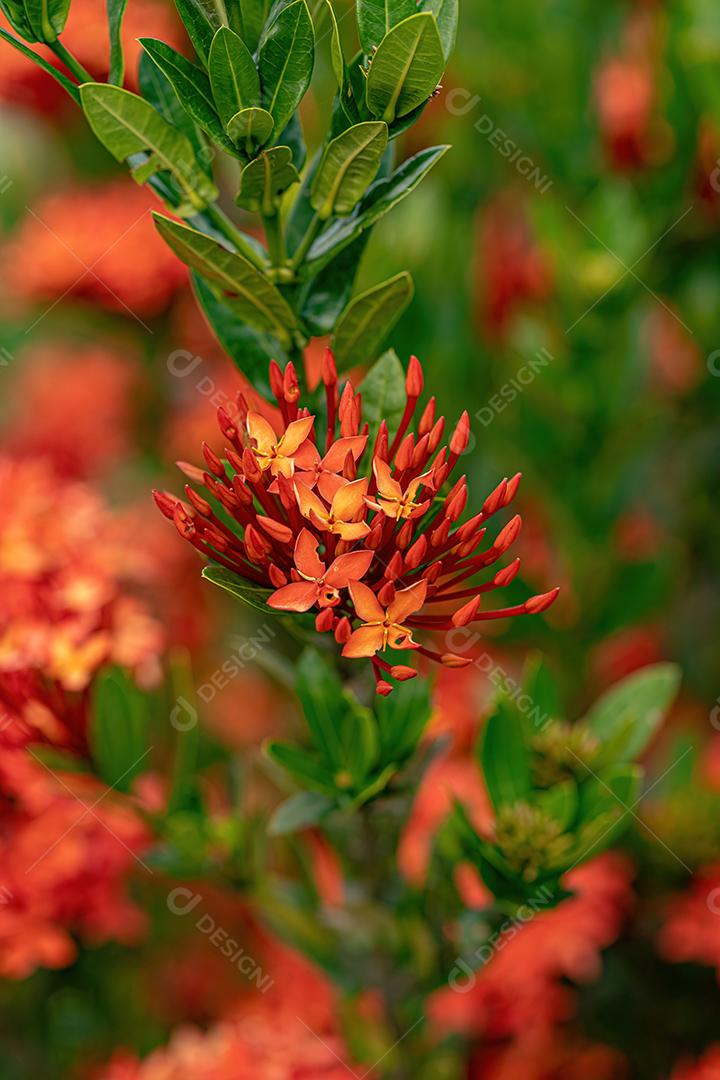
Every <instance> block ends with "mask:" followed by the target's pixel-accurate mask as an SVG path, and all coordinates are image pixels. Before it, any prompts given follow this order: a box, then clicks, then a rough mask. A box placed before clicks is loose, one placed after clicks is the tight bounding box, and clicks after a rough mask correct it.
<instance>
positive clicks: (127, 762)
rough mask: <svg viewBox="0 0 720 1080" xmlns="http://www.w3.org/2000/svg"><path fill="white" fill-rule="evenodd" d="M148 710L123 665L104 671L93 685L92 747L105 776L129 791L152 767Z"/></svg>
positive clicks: (90, 733)
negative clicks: (143, 773)
mask: <svg viewBox="0 0 720 1080" xmlns="http://www.w3.org/2000/svg"><path fill="white" fill-rule="evenodd" d="M147 737H148V711H147V704H146V701H145V698H144V696H143V694H142V693H141V692H140V690H138V688H137V687H136V686H135V685H134V683H133V682H132V681H131V679H130V678H129V676H128V675H126V673H125V672H124V671H123V670H122V669H121V668H111V669H109V670H107V671H105V672H103V673H102V674H101V675H100V676H99V677H98V679H97V681H96V682H95V685H94V687H93V698H92V709H91V717H90V731H89V740H90V749H91V751H92V755H93V758H94V760H95V762H96V763H97V765H98V768H99V770H100V773H101V775H102V777H103V779H104V780H105V781H106V782H107V783H108V784H109V785H110V786H111V787H114V788H117V789H118V790H119V791H129V790H130V785H131V784H132V781H133V780H134V779H135V777H136V776H137V775H138V774H139V773H141V772H142V771H143V769H144V768H147V766H148V764H149V763H148V760H147V758H148V754H149V750H150V748H149V747H148V745H147Z"/></svg>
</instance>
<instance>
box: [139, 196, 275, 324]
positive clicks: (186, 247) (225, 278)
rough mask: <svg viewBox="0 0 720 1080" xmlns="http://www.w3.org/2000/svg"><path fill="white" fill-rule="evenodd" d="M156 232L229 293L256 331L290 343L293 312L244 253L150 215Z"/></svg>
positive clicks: (188, 262)
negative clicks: (153, 220) (268, 333)
mask: <svg viewBox="0 0 720 1080" xmlns="http://www.w3.org/2000/svg"><path fill="white" fill-rule="evenodd" d="M153 217H154V219H155V225H156V227H157V229H158V232H159V233H160V235H161V236H162V237H163V239H164V240H165V242H166V243H167V244H169V246H170V247H171V248H172V249H173V251H174V252H175V254H176V255H177V256H178V258H180V259H182V261H183V262H184V263H186V264H187V265H188V266H191V267H192V268H193V269H194V270H197V271H199V273H201V274H202V275H203V276H204V277H206V278H208V279H209V280H210V281H213V282H215V283H216V284H217V285H220V286H221V287H222V289H223V292H224V293H225V294H230V298H231V307H232V308H233V309H234V310H236V311H237V312H238V313H239V314H240V315H242V317H243V318H244V319H245V321H246V322H247V323H249V324H250V325H251V326H254V327H255V328H256V329H257V330H264V331H269V332H270V333H272V334H274V335H275V336H276V337H277V338H278V340H279V341H280V342H281V344H284V345H288V344H289V342H290V330H291V329H292V328H293V327H294V326H295V325H296V323H295V315H294V314H293V311H292V308H290V306H289V305H288V303H287V301H286V300H285V299H284V297H283V296H282V294H281V293H280V292H279V291H278V289H277V288H276V287H275V286H274V285H273V283H272V282H271V281H268V279H267V278H266V277H265V275H264V274H263V273H261V271H260V270H258V269H257V268H256V267H254V266H253V264H252V263H251V262H249V261H248V260H247V259H246V258H244V256H242V255H240V254H238V253H237V252H235V251H228V249H227V248H225V247H223V245H222V244H220V243H219V242H218V241H217V240H214V239H212V237H210V236H205V234H204V233H201V232H198V231H197V230H196V229H191V228H189V227H188V226H187V225H181V224H179V223H178V222H176V221H172V220H171V219H170V218H166V217H164V216H163V215H162V214H156V213H154V214H153Z"/></svg>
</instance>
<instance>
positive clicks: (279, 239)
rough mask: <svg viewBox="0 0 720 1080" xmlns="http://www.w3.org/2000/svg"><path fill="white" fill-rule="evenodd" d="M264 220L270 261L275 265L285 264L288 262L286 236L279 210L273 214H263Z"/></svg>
mask: <svg viewBox="0 0 720 1080" xmlns="http://www.w3.org/2000/svg"><path fill="white" fill-rule="evenodd" d="M262 220H263V226H264V228H265V237H266V239H267V245H268V251H269V252H270V261H271V262H272V264H273V266H277V267H281V266H285V265H286V263H287V252H286V250H285V236H284V233H283V230H282V225H281V223H280V215H279V214H278V213H277V212H276V213H273V214H263V215H262Z"/></svg>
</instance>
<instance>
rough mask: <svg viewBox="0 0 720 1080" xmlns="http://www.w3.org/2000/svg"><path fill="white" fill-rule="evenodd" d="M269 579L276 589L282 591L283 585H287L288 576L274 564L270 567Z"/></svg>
mask: <svg viewBox="0 0 720 1080" xmlns="http://www.w3.org/2000/svg"><path fill="white" fill-rule="evenodd" d="M268 577H269V578H270V581H271V582H272V583H273V585H274V586H275V588H276V589H281V588H282V587H283V585H287V576H286V575H285V574H283V572H282V570H280V569H279V567H277V566H275V564H274V563H270V565H269V567H268Z"/></svg>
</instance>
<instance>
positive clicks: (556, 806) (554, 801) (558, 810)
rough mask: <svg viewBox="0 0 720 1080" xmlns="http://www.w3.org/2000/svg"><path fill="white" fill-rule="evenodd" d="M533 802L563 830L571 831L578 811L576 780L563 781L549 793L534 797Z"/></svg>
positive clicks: (550, 789)
mask: <svg viewBox="0 0 720 1080" xmlns="http://www.w3.org/2000/svg"><path fill="white" fill-rule="evenodd" d="M533 802H534V803H535V805H536V806H538V807H540V809H541V810H544V811H545V813H546V814H549V815H550V817H552V818H554V819H555V821H557V822H558V823H559V824H560V825H562V827H563V829H569V828H570V826H571V824H572V822H573V820H574V818H575V815H576V814H577V810H578V789H577V784H576V783H575V781H574V780H563V781H562V782H561V783H559V784H555V785H554V786H553V787H551V788H549V789H548V790H547V791H541V792H539V793H538V794H537V795H535V796H534V798H533Z"/></svg>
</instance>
